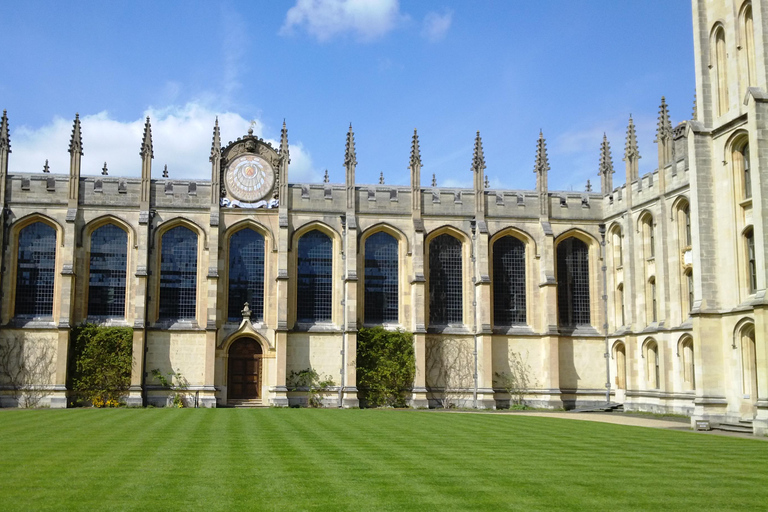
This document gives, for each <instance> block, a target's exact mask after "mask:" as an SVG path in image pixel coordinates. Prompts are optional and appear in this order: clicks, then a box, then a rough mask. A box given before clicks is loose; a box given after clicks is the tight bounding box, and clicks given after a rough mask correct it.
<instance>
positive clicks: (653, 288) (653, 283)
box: [648, 277, 657, 322]
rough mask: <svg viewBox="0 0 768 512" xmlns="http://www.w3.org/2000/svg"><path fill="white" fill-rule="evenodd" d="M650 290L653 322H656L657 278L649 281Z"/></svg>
mask: <svg viewBox="0 0 768 512" xmlns="http://www.w3.org/2000/svg"><path fill="white" fill-rule="evenodd" d="M648 288H649V293H650V295H651V322H656V321H657V313H656V278H653V277H652V278H651V279H650V281H648Z"/></svg>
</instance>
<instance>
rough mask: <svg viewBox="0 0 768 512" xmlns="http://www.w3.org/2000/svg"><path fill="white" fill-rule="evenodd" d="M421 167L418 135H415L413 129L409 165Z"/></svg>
mask: <svg viewBox="0 0 768 512" xmlns="http://www.w3.org/2000/svg"><path fill="white" fill-rule="evenodd" d="M416 164H418V165H421V149H420V148H419V134H418V133H416V128H414V129H413V139H412V140H411V161H410V165H411V167H413V166H414V165H416Z"/></svg>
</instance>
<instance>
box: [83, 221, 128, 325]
mask: <svg viewBox="0 0 768 512" xmlns="http://www.w3.org/2000/svg"><path fill="white" fill-rule="evenodd" d="M127 270H128V233H126V232H125V230H123V229H121V228H119V227H117V226H116V225H114V224H106V225H104V226H101V227H100V228H97V229H96V230H94V232H93V233H92V234H91V254H90V264H89V278H88V316H99V317H119V318H123V317H125V282H126V272H127Z"/></svg>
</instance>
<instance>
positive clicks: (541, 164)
mask: <svg viewBox="0 0 768 512" xmlns="http://www.w3.org/2000/svg"><path fill="white" fill-rule="evenodd" d="M547 171H549V156H547V141H546V140H544V132H542V131H541V130H539V139H538V140H537V141H536V163H535V164H534V165H533V172H534V173H536V174H543V173H545V172H547Z"/></svg>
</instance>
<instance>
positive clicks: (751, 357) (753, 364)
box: [741, 325, 757, 400]
mask: <svg viewBox="0 0 768 512" xmlns="http://www.w3.org/2000/svg"><path fill="white" fill-rule="evenodd" d="M741 376H742V377H741V379H742V392H743V394H744V395H745V398H752V400H757V350H756V346H755V327H754V326H753V325H749V326H745V328H744V329H742V331H741Z"/></svg>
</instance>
